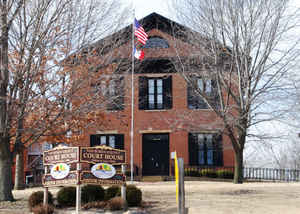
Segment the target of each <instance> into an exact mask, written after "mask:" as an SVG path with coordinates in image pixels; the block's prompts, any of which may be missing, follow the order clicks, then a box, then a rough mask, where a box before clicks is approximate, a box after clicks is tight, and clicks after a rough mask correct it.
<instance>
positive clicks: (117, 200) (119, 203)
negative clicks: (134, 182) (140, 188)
mask: <svg viewBox="0 0 300 214" xmlns="http://www.w3.org/2000/svg"><path fill="white" fill-rule="evenodd" d="M124 205H125V202H124V200H123V199H122V198H121V197H114V198H112V199H110V200H109V201H108V203H107V206H106V208H107V209H110V210H122V209H123V208H124Z"/></svg>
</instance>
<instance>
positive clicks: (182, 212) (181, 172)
mask: <svg viewBox="0 0 300 214" xmlns="http://www.w3.org/2000/svg"><path fill="white" fill-rule="evenodd" d="M178 171H179V191H178V192H179V197H178V198H179V203H178V211H179V212H178V213H179V214H186V213H185V192H184V162H183V158H178Z"/></svg>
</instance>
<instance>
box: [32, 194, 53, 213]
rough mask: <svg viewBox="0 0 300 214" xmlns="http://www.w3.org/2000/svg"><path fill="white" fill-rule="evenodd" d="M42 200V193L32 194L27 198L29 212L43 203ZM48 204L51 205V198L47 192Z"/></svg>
mask: <svg viewBox="0 0 300 214" xmlns="http://www.w3.org/2000/svg"><path fill="white" fill-rule="evenodd" d="M43 200H44V192H43V191H38V192H34V193H32V194H31V195H30V196H29V199H28V206H29V210H30V211H31V210H32V209H33V208H34V207H36V206H38V205H40V204H42V203H43ZM48 204H53V196H52V194H51V192H48Z"/></svg>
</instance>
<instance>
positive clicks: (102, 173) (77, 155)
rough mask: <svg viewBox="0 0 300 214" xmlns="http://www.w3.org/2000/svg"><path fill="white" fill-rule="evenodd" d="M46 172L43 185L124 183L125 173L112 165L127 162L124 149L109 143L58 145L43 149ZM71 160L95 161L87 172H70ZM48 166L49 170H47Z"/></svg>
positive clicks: (78, 162) (72, 161)
mask: <svg viewBox="0 0 300 214" xmlns="http://www.w3.org/2000/svg"><path fill="white" fill-rule="evenodd" d="M43 161H44V166H45V169H46V170H45V171H46V174H45V175H44V179H43V184H44V186H62V185H76V184H80V183H83V184H107V185H110V184H119V185H122V184H125V180H126V179H125V175H124V174H123V173H118V172H117V170H116V169H115V167H114V165H123V164H126V152H125V151H124V150H118V149H114V148H111V147H108V146H97V147H58V148H54V149H52V150H48V151H45V152H44V156H43ZM71 163H77V164H78V165H79V166H80V164H81V163H91V164H94V165H93V166H92V167H91V169H90V170H89V171H87V170H85V171H81V170H80V167H79V168H78V169H77V170H76V171H70V165H69V164H71ZM48 166H50V173H49V172H48Z"/></svg>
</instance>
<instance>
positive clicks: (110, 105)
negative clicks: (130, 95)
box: [94, 77, 125, 110]
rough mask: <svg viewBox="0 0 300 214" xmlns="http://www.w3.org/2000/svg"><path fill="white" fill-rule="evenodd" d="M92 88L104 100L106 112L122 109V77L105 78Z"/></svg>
mask: <svg viewBox="0 0 300 214" xmlns="http://www.w3.org/2000/svg"><path fill="white" fill-rule="evenodd" d="M94 87H95V89H96V90H95V92H97V93H100V94H99V95H101V96H102V97H104V98H105V101H106V109H107V110H123V109H124V96H125V89H124V77H113V78H111V77H107V78H104V79H102V80H101V81H99V83H97V84H95V85H94Z"/></svg>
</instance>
